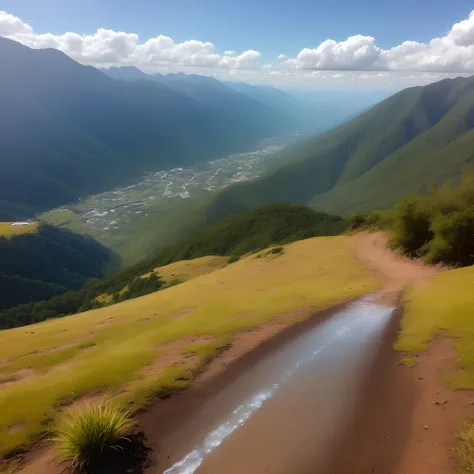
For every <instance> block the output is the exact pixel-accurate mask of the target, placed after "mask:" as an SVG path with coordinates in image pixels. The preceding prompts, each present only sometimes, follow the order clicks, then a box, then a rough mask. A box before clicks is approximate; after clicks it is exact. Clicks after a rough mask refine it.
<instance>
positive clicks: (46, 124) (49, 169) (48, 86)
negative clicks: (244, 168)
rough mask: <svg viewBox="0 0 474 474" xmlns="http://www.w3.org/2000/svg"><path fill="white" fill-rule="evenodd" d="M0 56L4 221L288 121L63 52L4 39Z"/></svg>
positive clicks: (207, 155) (239, 147)
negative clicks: (106, 70)
mask: <svg viewBox="0 0 474 474" xmlns="http://www.w3.org/2000/svg"><path fill="white" fill-rule="evenodd" d="M0 61H1V63H2V64H3V65H4V67H3V68H2V74H1V75H0V103H1V104H2V107H1V108H0V217H1V218H2V219H5V220H14V219H16V218H23V217H26V216H28V215H31V213H32V212H38V211H40V210H45V209H48V208H52V207H55V206H57V205H59V204H64V203H67V202H69V201H71V200H75V199H77V198H78V197H80V196H83V195H86V194H92V193H95V192H97V191H102V190H105V189H110V188H113V187H114V186H116V185H120V184H126V183H128V182H130V180H132V179H134V178H136V177H140V176H143V174H144V173H145V172H146V171H148V170H152V171H156V170H159V169H166V168H169V167H176V166H180V165H182V164H187V163H195V162H199V161H202V160H204V159H206V160H209V159H212V158H215V157H219V156H222V155H227V154H231V153H234V152H238V151H246V150H247V149H248V148H249V147H251V146H253V145H255V143H256V142H257V141H258V140H260V139H261V138H265V137H269V136H274V135H278V134H280V133H283V132H284V131H286V130H289V129H292V127H293V124H292V123H291V120H290V119H288V118H287V117H285V116H284V115H282V114H278V113H276V112H275V111H274V110H271V109H270V108H269V107H267V106H266V105H264V104H261V103H259V102H256V101H253V100H251V99H249V98H247V97H245V96H243V95H241V94H238V93H237V92H235V91H232V90H230V89H229V88H227V89H229V91H230V92H231V95H232V96H235V95H238V96H242V98H241V99H242V100H240V98H239V99H236V100H235V101H234V103H235V104H237V105H238V106H237V105H236V106H235V107H230V106H229V107H227V108H226V109H225V110H223V109H217V108H216V107H215V106H214V103H211V101H210V98H211V97H213V94H212V93H210V92H209V93H206V95H204V94H203V96H202V100H197V99H196V98H193V97H191V96H190V95H188V94H186V93H184V92H182V91H180V90H178V89H176V88H172V87H169V86H167V85H166V84H160V83H157V82H151V81H135V82H126V81H119V80H115V79H112V78H111V77H108V76H106V75H105V74H103V73H102V72H100V71H98V70H97V69H94V68H92V67H86V66H82V65H80V64H78V63H76V62H75V61H73V60H72V59H71V58H69V57H68V56H66V55H65V54H63V53H62V52H60V51H57V50H52V49H45V50H33V49H30V48H27V47H25V46H23V45H21V44H19V43H16V42H14V41H11V40H7V39H5V38H0ZM216 82H218V81H216ZM218 84H220V83H218ZM221 86H222V87H226V86H224V85H223V84H221ZM213 100H215V99H213Z"/></svg>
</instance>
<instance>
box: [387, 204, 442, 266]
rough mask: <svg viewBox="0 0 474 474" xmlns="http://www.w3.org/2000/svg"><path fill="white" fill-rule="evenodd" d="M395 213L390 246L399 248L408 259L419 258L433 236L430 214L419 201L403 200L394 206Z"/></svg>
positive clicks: (426, 207)
mask: <svg viewBox="0 0 474 474" xmlns="http://www.w3.org/2000/svg"><path fill="white" fill-rule="evenodd" d="M395 213H396V218H395V221H394V226H393V235H392V238H391V241H390V243H391V246H392V247H400V248H401V249H402V251H403V252H404V253H405V254H406V255H408V256H409V257H417V256H420V255H421V252H422V249H423V248H424V247H425V245H426V244H427V243H428V242H429V241H430V240H431V239H432V238H433V236H434V233H433V231H432V230H431V220H432V212H431V211H430V209H429V208H428V206H426V205H424V202H423V201H422V200H420V199H405V200H403V201H401V202H400V203H399V204H398V205H397V206H396V208H395Z"/></svg>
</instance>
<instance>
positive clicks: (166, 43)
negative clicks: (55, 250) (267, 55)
mask: <svg viewBox="0 0 474 474" xmlns="http://www.w3.org/2000/svg"><path fill="white" fill-rule="evenodd" d="M0 36H5V37H7V38H11V39H14V40H16V41H19V42H21V43H23V44H25V45H27V46H30V47H32V48H56V49H59V50H61V51H63V52H64V53H66V54H68V55H69V56H71V57H72V58H73V59H75V60H76V61H78V62H81V63H83V64H90V65H93V66H97V67H110V66H136V67H139V68H141V69H142V70H144V71H146V72H157V71H160V72H178V71H185V72H191V73H197V74H203V73H204V74H208V75H214V76H215V77H218V78H221V79H229V78H230V77H232V78H233V79H234V80H248V81H250V82H260V83H272V84H274V85H277V86H284V85H288V86H293V85H297V86H301V87H332V86H333V85H336V86H339V87H341V86H353V85H355V86H357V87H375V86H380V87H386V88H393V89H398V88H402V87H407V86H411V85H418V84H419V85H423V84H427V83H429V82H433V81H436V80H439V79H442V78H445V77H452V76H453V75H459V74H461V75H465V74H468V73H472V72H474V11H473V12H471V14H470V15H469V17H468V18H466V19H465V20H463V21H461V22H459V23H456V24H455V25H453V27H452V28H451V30H450V31H449V32H448V33H447V34H446V35H444V36H442V37H438V38H433V39H432V40H431V41H429V42H427V43H421V42H416V41H405V42H403V43H402V44H399V45H396V46H394V47H392V48H389V49H383V48H380V47H379V46H377V42H376V39H375V38H373V37H371V36H363V35H355V36H351V37H349V38H347V39H346V40H344V41H335V40H332V39H327V40H325V41H323V42H322V43H321V44H319V45H317V46H316V47H315V48H304V49H302V50H301V51H300V52H299V53H298V54H297V55H295V56H294V57H289V56H287V55H285V54H280V55H279V56H278V57H277V59H276V60H275V61H273V63H272V62H270V61H269V60H267V61H265V60H264V58H262V55H261V54H260V52H258V51H255V50H247V51H244V52H242V53H238V52H236V51H234V50H227V51H224V52H223V53H219V52H218V50H217V49H216V46H215V45H214V44H213V43H210V42H203V41H198V40H189V41H184V42H181V43H177V42H175V41H174V40H173V39H172V38H170V37H168V36H163V35H161V36H157V37H154V38H150V39H148V40H146V41H143V40H142V41H140V38H139V36H138V35H137V34H134V33H125V32H120V31H113V30H107V29H103V28H101V29H99V30H97V31H96V32H95V33H94V34H90V35H87V34H77V33H74V32H66V33H64V34H61V35H53V34H51V33H44V34H41V33H37V32H35V31H34V29H33V28H32V27H31V26H30V25H28V24H26V23H24V22H23V21H22V20H21V19H19V18H17V17H15V16H13V15H11V14H8V13H6V12H2V11H0Z"/></svg>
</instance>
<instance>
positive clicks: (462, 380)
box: [395, 267, 474, 389]
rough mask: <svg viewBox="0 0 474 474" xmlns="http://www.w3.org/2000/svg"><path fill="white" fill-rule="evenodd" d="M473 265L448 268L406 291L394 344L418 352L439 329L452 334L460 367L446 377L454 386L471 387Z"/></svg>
mask: <svg viewBox="0 0 474 474" xmlns="http://www.w3.org/2000/svg"><path fill="white" fill-rule="evenodd" d="M473 281H474V267H466V268H460V269H457V270H448V271H445V272H442V273H440V274H439V275H437V276H436V277H435V278H434V279H433V280H432V281H430V282H429V283H428V284H427V286H426V287H424V288H423V289H422V290H418V291H412V292H411V293H410V294H408V297H407V303H406V305H405V312H404V316H403V319H402V331H401V333H400V337H399V339H398V341H397V343H396V346H395V347H396V348H397V349H399V350H401V351H406V352H419V351H424V350H426V348H427V344H428V343H429V342H430V341H431V340H432V339H433V338H435V337H436V336H437V335H438V334H439V332H440V331H445V332H446V333H447V334H448V335H449V336H451V338H452V340H453V343H454V346H455V347H456V349H457V350H458V352H459V354H460V362H461V365H462V370H460V371H458V372H457V373H454V374H449V375H448V376H447V377H446V383H447V385H448V386H450V387H451V388H453V389H474V345H473V343H472V341H473V340H474V317H473V308H474V292H473V290H472V282H473Z"/></svg>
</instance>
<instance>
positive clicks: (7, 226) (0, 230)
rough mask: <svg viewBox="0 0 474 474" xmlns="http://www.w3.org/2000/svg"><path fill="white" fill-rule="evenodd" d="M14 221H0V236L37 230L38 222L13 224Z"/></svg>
mask: <svg viewBox="0 0 474 474" xmlns="http://www.w3.org/2000/svg"><path fill="white" fill-rule="evenodd" d="M11 224H12V222H0V237H11V236H12V235H21V234H29V233H30V232H36V229H37V228H38V224H37V223H34V224H30V225H21V226H12V225H11Z"/></svg>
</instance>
